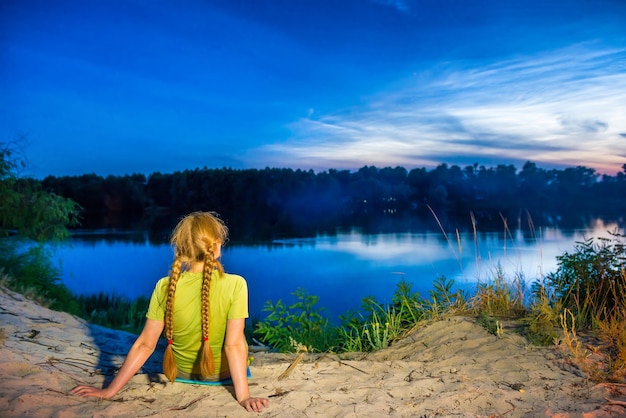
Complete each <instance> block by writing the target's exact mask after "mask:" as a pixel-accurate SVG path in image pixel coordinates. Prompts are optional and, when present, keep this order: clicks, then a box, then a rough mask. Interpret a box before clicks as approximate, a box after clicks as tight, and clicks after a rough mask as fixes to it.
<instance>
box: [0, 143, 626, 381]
mask: <svg viewBox="0 0 626 418" xmlns="http://www.w3.org/2000/svg"><path fill="white" fill-rule="evenodd" d="M22 164H23V160H22V159H21V158H20V154H19V153H17V154H16V153H15V149H14V148H11V147H10V146H4V147H0V196H1V199H2V200H1V201H0V246H1V248H0V250H1V252H0V269H1V270H0V282H1V283H2V284H3V285H6V286H7V287H10V288H12V289H15V290H18V291H20V292H21V293H24V294H26V295H28V296H30V297H31V298H32V299H35V300H37V301H38V302H40V303H42V304H44V305H46V306H49V307H51V308H52V309H57V310H62V311H66V312H69V313H72V314H75V315H77V316H80V317H82V318H85V319H86V320H88V321H91V322H93V323H96V324H100V325H104V326H109V327H113V328H117V329H124V330H128V331H131V332H138V331H139V330H140V329H141V327H142V325H143V321H144V313H145V311H146V308H147V304H148V300H147V299H146V298H142V299H139V300H136V301H130V300H128V299H126V298H124V297H120V296H116V295H93V296H76V295H73V294H71V293H70V292H69V291H68V289H67V288H66V287H65V286H64V285H63V284H62V283H61V282H60V271H59V270H58V269H57V268H56V267H55V266H53V265H52V264H51V261H50V260H51V258H50V257H49V255H48V254H47V253H46V251H45V249H44V248H45V247H44V246H43V245H41V244H42V243H46V242H47V243H50V242H53V243H54V242H61V241H62V240H63V239H64V238H65V237H67V234H68V228H71V227H75V226H77V225H79V215H80V214H81V213H83V214H84V213H85V212H84V211H83V208H82V206H81V205H82V204H81V205H79V204H77V203H76V202H75V201H74V200H72V199H71V198H70V197H67V196H62V195H60V194H57V193H56V192H53V191H51V189H46V188H45V187H44V184H43V183H41V182H38V181H36V180H33V179H24V178H20V177H19V176H18V171H19V167H20V166H21V165H22ZM529 167H530V168H529ZM531 168H532V166H528V165H527V166H525V169H524V171H523V172H527V170H531ZM447 170H448V169H447V168H446V169H445V170H439V172H441V171H445V172H447ZM532 170H535V171H536V167H535V168H532ZM361 171H362V170H360V171H359V172H361ZM370 171H371V170H370ZM383 171H384V170H383ZM453 171H454V172H456V170H453ZM497 171H498V170H496V171H495V172H497ZM217 172H218V171H215V172H214V173H217ZM270 172H271V170H270ZM365 172H369V171H368V170H364V172H361V174H360V175H364V173H365ZM371 172H372V173H373V172H374V171H371ZM376 172H377V173H379V171H376ZM392 172H393V170H392ZM478 172H479V173H480V170H478ZM625 172H626V166H625ZM292 173H293V172H292ZM398 173H403V176H404V177H406V172H404V171H402V170H399V171H398ZM412 173H413V172H412ZM563 173H570V174H575V173H578V174H584V173H587V174H589V172H588V171H585V170H581V169H577V170H574V171H573V172H568V171H567V170H565V171H564V172H563ZM334 174H336V175H339V172H336V173H334ZM526 174H528V173H526ZM290 175H291V174H290ZM300 175H303V176H304V177H306V176H307V175H311V174H310V173H309V174H307V173H304V172H301V173H300ZM327 175H330V173H327ZM416 175H417V174H414V175H413V176H416ZM485 175H486V174H485ZM252 177H254V176H252ZM287 177H288V176H287ZM400 177H402V176H400ZM409 177H412V176H409ZM524 177H527V175H525V176H524ZM578 178H579V180H578V181H580V180H581V179H580V176H579V177H578ZM583 178H586V177H585V176H583ZM587 180H588V179H587ZM604 181H607V182H609V183H611V184H612V185H613V186H612V187H614V186H616V185H619V186H620V187H624V184H626V180H625V179H624V176H623V175H621V173H620V174H619V175H618V176H616V178H610V179H608V180H607V179H605V180H604ZM400 183H401V182H400ZM400 183H398V184H400ZM367 184H370V185H371V183H368V182H367V181H366V182H365V183H364V184H363V185H362V186H363V187H364V188H367V187H365V186H366V185H367ZM594 184H599V183H594ZM144 186H145V184H144ZM188 186H189V185H188ZM605 186H606V185H605ZM589 187H591V188H592V189H593V188H594V187H596V186H594V185H593V184H590V185H589ZM602 187H604V186H602ZM607 187H608V186H607ZM189 190H195V189H189ZM285 190H286V189H285ZM297 190H299V189H297ZM439 190H440V191H442V189H439ZM446 190H447V189H446ZM494 190H498V189H497V188H496V189H494ZM576 190H579V189H576ZM589 190H591V189H589ZM594 190H595V189H594ZM320 191H321V190H320ZM249 192H254V189H249ZM517 192H519V190H518V191H517ZM96 196H100V197H101V195H96ZM380 196H382V195H379V197H380ZM620 196H626V193H622V194H621V195H620ZM363 197H364V196H359V198H358V199H357V200H356V201H359V200H360V199H361V198H363ZM109 198H111V195H109ZM276 199H277V200H281V197H280V196H276ZM526 199H528V197H527V196H526ZM589 200H592V199H590V198H589V197H587V198H586V199H585V201H589ZM172 201H176V199H173V200H172ZM287 201H289V199H287ZM366 201H367V199H363V200H362V201H361V203H362V204H365V203H366ZM375 201H377V200H374V202H375ZM392 201H393V200H389V202H392ZM309 203H310V204H313V202H309ZM422 203H423V202H422ZM389 204H390V205H391V203H389ZM393 205H395V203H393ZM374 207H375V205H369V204H368V205H366V206H364V207H362V208H361V209H363V210H362V211H361V212H358V213H356V214H355V219H360V218H359V213H360V214H361V215H364V214H367V213H369V212H368V210H370V209H372V208H374ZM427 207H428V209H429V210H430V211H431V212H434V209H432V208H431V207H430V205H429V204H428V205H427ZM323 208H324V206H323V205H322V206H321V207H319V208H316V210H322V209H323ZM179 209H180V208H179ZM185 209H186V210H188V209H189V210H190V209H191V208H185ZM223 209H224V208H222V210H223ZM294 209H295V207H293V208H292V210H294ZM353 209H354V207H353ZM365 209H367V210H365ZM389 209H390V206H386V207H385V208H383V207H378V208H377V209H376V211H375V212H374V213H378V215H381V213H380V211H381V210H383V211H385V210H389ZM372 210H373V209H372ZM295 212H297V210H295ZM226 213H228V212H226ZM385 213H386V212H385ZM353 214H354V213H353ZM368 216H369V215H368ZM250 219H251V221H250V222H252V220H256V219H257V218H256V217H254V216H251V217H250ZM361 219H362V218H361ZM472 219H476V218H475V216H474V214H473V213H472ZM500 219H506V217H505V216H503V215H502V214H500ZM437 223H438V224H439V225H440V226H442V222H441V220H440V219H437ZM505 226H506V222H505ZM442 228H443V226H442ZM8 238H10V239H8ZM16 242H20V243H21V244H20V245H15V243H16ZM557 263H558V268H557V270H556V271H555V272H552V273H549V274H548V275H546V276H545V277H541V278H539V279H537V280H532V282H531V281H527V280H526V279H525V278H524V277H523V276H522V275H517V276H515V277H505V276H504V275H503V274H502V272H501V271H500V270H498V269H495V271H494V273H493V275H492V277H491V278H489V279H488V280H483V281H478V282H477V283H476V284H475V287H474V288H473V289H471V290H464V291H461V290H458V289H456V288H455V286H454V285H455V284H454V282H453V281H451V280H449V279H447V278H446V277H439V278H435V280H434V282H433V287H432V290H431V291H430V292H429V294H428V295H420V294H419V293H416V292H413V291H412V289H411V286H410V284H409V283H408V282H406V281H404V280H401V281H400V282H399V283H398V284H397V287H396V291H395V293H394V295H393V297H392V300H391V301H378V300H376V299H375V298H366V299H365V300H363V304H362V309H361V310H360V311H359V312H348V313H346V314H345V315H344V316H342V318H341V323H340V324H338V325H334V324H331V323H330V321H329V320H328V319H327V318H325V317H324V316H323V314H322V310H321V308H319V307H318V306H317V302H318V300H319V299H318V298H317V297H316V296H314V295H309V294H308V293H307V292H306V290H305V289H295V290H294V292H293V296H294V299H295V301H294V302H293V303H286V302H283V301H282V300H278V301H275V302H268V303H267V304H266V306H265V311H266V312H267V316H266V317H265V318H263V319H261V320H256V321H254V323H253V324H252V327H251V328H250V329H248V330H247V335H248V337H249V339H250V342H251V343H254V344H256V343H261V344H264V345H266V346H268V348H269V349H271V350H275V351H281V352H297V351H308V352H337V353H339V352H354V351H359V352H368V351H374V350H379V349H382V348H385V347H387V346H389V345H390V344H393V343H394V342H395V341H398V340H399V339H401V338H402V337H404V336H406V335H407V334H408V333H410V332H411V331H412V330H413V329H415V328H416V327H419V326H421V325H423V324H424V323H425V322H426V321H432V320H439V319H443V318H446V317H448V316H451V315H468V316H472V317H475V318H476V319H477V321H479V322H480V323H481V324H483V326H484V327H485V329H487V330H488V331H489V332H491V333H492V334H494V338H498V337H501V336H502V335H503V333H505V332H507V329H508V328H507V327H506V326H505V324H510V323H512V322H513V323H515V324H516V325H517V328H516V330H517V332H521V333H523V334H524V335H526V336H527V337H528V339H529V341H531V342H532V343H535V344H541V345H546V344H559V345H561V346H563V347H566V348H567V349H568V350H569V352H570V354H571V356H572V359H573V361H574V362H575V363H576V364H577V365H578V366H579V367H580V368H581V369H582V370H583V371H585V372H586V373H587V374H588V376H590V377H591V378H592V379H594V380H597V381H623V380H624V379H625V378H626V246H625V244H624V236H623V235H620V234H618V233H617V232H614V233H613V234H612V235H611V238H608V239H607V238H598V239H593V238H590V239H588V240H586V241H584V242H580V243H578V244H577V245H576V246H575V248H574V251H572V252H565V253H563V254H562V255H561V256H559V257H557Z"/></svg>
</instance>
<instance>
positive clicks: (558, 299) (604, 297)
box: [545, 233, 626, 328]
mask: <svg viewBox="0 0 626 418" xmlns="http://www.w3.org/2000/svg"><path fill="white" fill-rule="evenodd" d="M611 235H612V238H611V239H608V238H597V240H596V241H594V239H593V238H590V239H588V240H586V241H584V242H578V243H577V244H576V246H575V251H574V252H572V253H569V252H565V253H563V254H562V255H560V256H557V265H558V269H557V271H556V272H554V273H551V274H549V275H548V276H546V280H545V287H546V292H549V294H550V295H551V301H550V303H551V304H552V305H553V306H554V305H556V304H559V305H560V307H561V308H562V309H568V310H569V311H570V312H572V314H573V315H574V317H575V323H576V324H577V326H578V327H580V328H594V327H595V326H596V323H597V321H598V320H601V321H604V320H607V319H608V318H611V317H612V316H614V314H615V312H616V311H617V310H619V309H623V308H626V300H625V297H626V282H625V281H624V280H623V278H622V275H621V274H622V271H623V270H624V268H626V246H625V245H624V242H623V238H624V236H623V235H620V234H617V233H612V234H611Z"/></svg>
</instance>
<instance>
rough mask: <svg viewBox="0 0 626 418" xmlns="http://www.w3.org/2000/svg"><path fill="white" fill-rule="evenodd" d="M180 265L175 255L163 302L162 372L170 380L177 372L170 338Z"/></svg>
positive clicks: (172, 336)
mask: <svg viewBox="0 0 626 418" xmlns="http://www.w3.org/2000/svg"><path fill="white" fill-rule="evenodd" d="M181 265H182V262H181V260H180V258H178V257H176V258H175V259H174V262H173V263H172V272H171V274H170V282H169V287H168V288H167V301H166V303H165V338H166V339H167V347H166V348H165V353H164V354H163V373H165V376H167V378H168V379H169V380H170V381H171V382H173V381H174V380H175V379H176V372H177V368H176V362H175V361H174V352H173V350H172V340H173V339H174V295H175V293H176V284H177V283H178V279H179V278H180V270H181Z"/></svg>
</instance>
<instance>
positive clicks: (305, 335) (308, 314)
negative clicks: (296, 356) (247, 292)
mask: <svg viewBox="0 0 626 418" xmlns="http://www.w3.org/2000/svg"><path fill="white" fill-rule="evenodd" d="M292 295H293V296H294V297H295V298H296V302H295V303H293V304H292V305H289V306H287V305H285V304H284V303H283V302H282V300H278V301H277V302H276V303H275V304H274V303H272V302H271V301H268V302H266V304H265V306H264V308H263V310H264V311H266V312H269V314H268V316H267V317H266V318H265V319H264V320H262V321H259V322H258V324H257V327H256V329H255V331H254V335H256V336H258V337H259V340H260V341H261V342H262V343H264V344H267V345H269V346H271V347H272V348H274V349H275V350H277V351H280V352H296V351H298V348H299V347H300V346H304V347H306V350H307V351H309V352H325V351H330V350H332V349H333V348H335V347H336V346H337V343H338V339H337V336H338V331H337V329H336V328H335V327H332V326H331V325H329V322H328V319H326V318H324V317H323V316H322V315H321V314H320V311H321V308H317V307H316V305H317V302H318V301H319V297H318V296H312V295H309V294H307V292H306V291H305V290H303V289H301V288H298V289H296V290H295V291H294V292H293V293H292Z"/></svg>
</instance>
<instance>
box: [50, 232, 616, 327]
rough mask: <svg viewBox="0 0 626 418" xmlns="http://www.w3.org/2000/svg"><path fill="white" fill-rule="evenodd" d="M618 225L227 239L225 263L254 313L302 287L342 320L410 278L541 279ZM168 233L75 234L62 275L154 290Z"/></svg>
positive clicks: (83, 288) (423, 288) (79, 288)
mask: <svg viewBox="0 0 626 418" xmlns="http://www.w3.org/2000/svg"><path fill="white" fill-rule="evenodd" d="M607 231H617V226H616V225H613V224H608V225H605V224H604V223H602V222H601V221H598V222H597V223H595V224H594V225H592V226H591V227H590V228H585V229H580V230H560V229H558V228H544V229H541V228H539V229H537V230H536V231H533V232H532V233H530V232H529V231H521V230H520V231H514V232H510V231H502V232H501V233H477V234H476V235H474V234H470V233H459V234H456V233H455V232H452V233H446V234H443V233H437V232H430V233H419V234H416V233H389V234H374V235H370V234H363V233H362V232H360V231H359V230H349V231H344V232H340V233H338V234H336V235H333V236H326V235H321V236H318V237H315V238H308V239H289V240H279V241H273V242H267V243H262V244H257V245H237V244H236V243H232V242H231V243H229V244H228V245H227V246H226V247H225V248H224V250H223V256H222V261H223V263H224V266H225V268H226V270H227V271H229V272H233V273H236V274H241V275H242V276H244V277H245V278H246V279H247V281H248V285H249V290H250V310H251V314H252V315H253V316H257V317H258V316H262V315H263V312H262V308H263V305H264V304H265V302H266V301H268V300H271V301H276V300H278V299H282V300H283V301H285V302H287V303H290V302H291V301H292V300H293V299H292V297H291V292H293V291H294V290H295V289H297V288H298V287H301V288H304V289H306V290H307V291H308V292H309V293H310V294H313V295H317V296H319V297H320V302H319V304H320V306H323V307H324V308H325V314H326V315H327V316H329V317H331V318H336V317H338V316H339V315H341V314H344V313H345V312H347V311H349V310H358V309H359V307H360V304H361V300H362V299H363V298H364V297H367V296H374V297H375V298H376V299H377V300H380V301H383V302H384V301H389V300H390V299H391V296H392V295H393V292H394V291H395V288H396V284H397V283H398V281H399V280H400V279H402V278H403V279H405V280H406V281H407V282H409V283H411V284H412V288H413V290H415V291H419V292H420V293H421V294H422V295H423V296H427V294H428V290H430V288H431V285H432V282H433V280H435V279H436V278H437V277H439V276H446V277H448V278H453V279H455V280H456V281H457V282H458V283H459V284H461V285H464V284H465V285H467V284H470V283H473V282H475V281H477V280H489V279H490V278H491V277H493V272H494V270H495V268H496V267H498V266H500V267H501V268H502V269H503V271H505V273H506V274H507V275H512V274H520V275H523V276H524V277H525V278H526V279H527V280H529V281H531V280H535V279H536V278H538V277H542V276H544V275H545V274H547V273H549V272H551V271H554V270H555V269H556V256H558V255H561V254H563V252H565V251H573V249H574V244H575V242H577V241H583V240H585V239H587V238H591V237H600V236H603V237H608V236H609V233H608V232H607ZM166 239H167V237H163V236H161V237H154V236H152V237H151V236H149V235H148V234H147V233H143V232H135V233H127V234H121V233H118V234H114V235H110V234H105V233H96V234H77V235H75V236H73V237H72V239H71V241H70V245H69V246H67V247H63V248H61V249H59V251H58V257H59V260H60V262H61V263H62V265H61V266H62V269H63V281H64V282H65V283H66V284H67V286H68V287H69V288H70V289H71V290H72V291H74V292H76V293H81V294H90V293H97V292H101V291H103V292H107V293H116V294H122V295H127V296H129V297H131V298H135V297H138V296H140V295H145V296H149V295H150V292H151V291H152V288H153V286H154V283H155V282H156V280H158V279H159V278H161V277H163V276H165V275H167V272H168V269H169V266H170V263H171V260H172V252H171V248H170V247H169V244H168V243H167V241H166Z"/></svg>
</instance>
